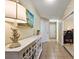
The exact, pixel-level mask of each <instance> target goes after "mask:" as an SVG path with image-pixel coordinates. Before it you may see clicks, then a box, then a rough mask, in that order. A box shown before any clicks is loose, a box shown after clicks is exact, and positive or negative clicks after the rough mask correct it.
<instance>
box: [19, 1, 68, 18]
mask: <svg viewBox="0 0 79 59" xmlns="http://www.w3.org/2000/svg"><path fill="white" fill-rule="evenodd" d="M20 1H22V2H25V3H26V4H27V1H30V0H20ZM31 1H32V2H33V5H34V6H35V8H36V9H37V12H38V13H39V14H40V16H41V17H45V18H47V19H52V18H56V19H58V18H59V19H60V18H62V16H63V14H64V10H65V9H66V7H67V5H68V3H69V1H70V0H54V2H52V3H47V2H46V1H45V0H31Z"/></svg>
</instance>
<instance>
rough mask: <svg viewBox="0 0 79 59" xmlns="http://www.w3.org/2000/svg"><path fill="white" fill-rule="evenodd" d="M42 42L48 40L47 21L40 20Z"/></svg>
mask: <svg viewBox="0 0 79 59" xmlns="http://www.w3.org/2000/svg"><path fill="white" fill-rule="evenodd" d="M41 34H42V42H46V41H48V40H49V20H46V19H41Z"/></svg>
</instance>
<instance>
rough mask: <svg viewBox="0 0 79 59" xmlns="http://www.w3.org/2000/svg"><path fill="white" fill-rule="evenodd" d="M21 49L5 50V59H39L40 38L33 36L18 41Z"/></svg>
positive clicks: (40, 50)
mask: <svg viewBox="0 0 79 59" xmlns="http://www.w3.org/2000/svg"><path fill="white" fill-rule="evenodd" d="M20 43H21V47H18V48H13V49H10V48H7V46H6V50H5V59H39V56H40V54H41V52H42V43H41V37H40V36H33V37H30V38H27V39H24V40H21V41H20Z"/></svg>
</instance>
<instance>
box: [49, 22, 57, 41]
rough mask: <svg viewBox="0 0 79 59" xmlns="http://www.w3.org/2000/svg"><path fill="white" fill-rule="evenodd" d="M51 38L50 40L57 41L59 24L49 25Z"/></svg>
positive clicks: (52, 23)
mask: <svg viewBox="0 0 79 59" xmlns="http://www.w3.org/2000/svg"><path fill="white" fill-rule="evenodd" d="M49 27H50V28H49V38H50V40H55V41H56V40H57V22H50V24H49Z"/></svg>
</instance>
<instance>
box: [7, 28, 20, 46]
mask: <svg viewBox="0 0 79 59" xmlns="http://www.w3.org/2000/svg"><path fill="white" fill-rule="evenodd" d="M11 30H12V32H13V34H12V37H10V39H11V40H12V43H10V44H9V46H8V47H9V48H17V47H20V46H21V44H20V43H19V42H18V40H19V37H20V34H18V32H17V29H14V28H11Z"/></svg>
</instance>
